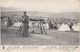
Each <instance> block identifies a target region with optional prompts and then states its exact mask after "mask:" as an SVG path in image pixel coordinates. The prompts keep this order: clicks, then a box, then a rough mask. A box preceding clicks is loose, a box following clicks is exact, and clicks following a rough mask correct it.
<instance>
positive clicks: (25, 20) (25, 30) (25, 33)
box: [22, 11, 29, 37]
mask: <svg viewBox="0 0 80 52" xmlns="http://www.w3.org/2000/svg"><path fill="white" fill-rule="evenodd" d="M28 29H29V17H28V16H27V15H26V11H25V12H24V14H23V16H22V36H23V37H27V36H28V34H29V33H28Z"/></svg>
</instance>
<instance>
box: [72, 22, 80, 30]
mask: <svg viewBox="0 0 80 52" xmlns="http://www.w3.org/2000/svg"><path fill="white" fill-rule="evenodd" d="M72 29H73V30H74V31H80V23H78V24H74V25H73V27H72Z"/></svg>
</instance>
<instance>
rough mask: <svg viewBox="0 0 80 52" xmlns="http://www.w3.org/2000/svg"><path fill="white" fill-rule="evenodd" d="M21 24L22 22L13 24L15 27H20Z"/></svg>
mask: <svg viewBox="0 0 80 52" xmlns="http://www.w3.org/2000/svg"><path fill="white" fill-rule="evenodd" d="M21 24H22V23H21V22H16V23H14V24H13V26H15V27H20V26H21Z"/></svg>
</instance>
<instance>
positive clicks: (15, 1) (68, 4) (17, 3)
mask: <svg viewBox="0 0 80 52" xmlns="http://www.w3.org/2000/svg"><path fill="white" fill-rule="evenodd" d="M0 6H1V7H16V8H20V9H27V10H31V11H50V12H67V11H80V3H79V0H0Z"/></svg>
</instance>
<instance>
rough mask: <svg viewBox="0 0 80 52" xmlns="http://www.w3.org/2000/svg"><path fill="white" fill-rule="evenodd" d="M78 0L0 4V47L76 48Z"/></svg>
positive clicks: (79, 15)
mask: <svg viewBox="0 0 80 52" xmlns="http://www.w3.org/2000/svg"><path fill="white" fill-rule="evenodd" d="M79 5H80V3H79V0H0V14H1V17H0V19H1V21H0V23H1V25H0V26H1V35H0V37H1V45H79V39H80V37H79V35H80V34H79V32H80V21H79V20H80V6H79Z"/></svg>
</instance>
